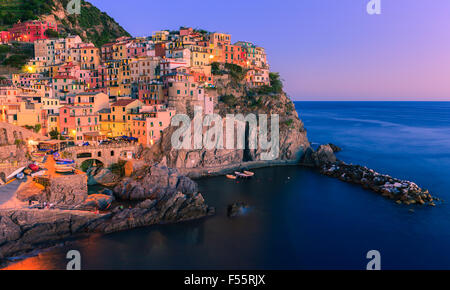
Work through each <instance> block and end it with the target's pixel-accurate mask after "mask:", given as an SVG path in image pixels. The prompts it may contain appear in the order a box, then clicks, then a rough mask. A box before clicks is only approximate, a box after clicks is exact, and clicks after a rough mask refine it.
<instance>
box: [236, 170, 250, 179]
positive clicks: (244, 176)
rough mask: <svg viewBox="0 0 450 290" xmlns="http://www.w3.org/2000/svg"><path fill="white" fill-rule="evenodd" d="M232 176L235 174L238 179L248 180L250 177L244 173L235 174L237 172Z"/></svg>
mask: <svg viewBox="0 0 450 290" xmlns="http://www.w3.org/2000/svg"><path fill="white" fill-rule="evenodd" d="M234 174H236V176H237V177H239V178H250V177H252V175H247V174H245V173H242V172H237V171H236V172H235V173H234Z"/></svg>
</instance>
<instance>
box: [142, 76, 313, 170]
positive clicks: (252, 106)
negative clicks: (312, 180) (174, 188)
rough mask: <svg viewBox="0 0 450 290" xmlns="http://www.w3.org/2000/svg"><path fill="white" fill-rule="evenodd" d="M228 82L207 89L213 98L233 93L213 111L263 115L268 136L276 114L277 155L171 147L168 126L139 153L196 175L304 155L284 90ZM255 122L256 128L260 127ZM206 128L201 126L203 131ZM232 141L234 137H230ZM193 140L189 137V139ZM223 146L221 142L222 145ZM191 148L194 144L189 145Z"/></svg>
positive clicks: (304, 142) (301, 132) (303, 137)
mask: <svg viewBox="0 0 450 290" xmlns="http://www.w3.org/2000/svg"><path fill="white" fill-rule="evenodd" d="M231 86H232V84H231V83H230V82H229V83H224V84H220V83H219V84H218V86H217V90H216V91H215V92H208V93H210V94H211V95H212V96H214V95H216V96H214V97H215V98H217V99H220V98H221V97H220V95H222V94H226V93H233V95H232V96H231V97H230V98H232V99H233V103H232V104H230V101H228V100H227V101H219V102H218V104H217V106H216V110H215V113H217V114H219V115H220V116H222V117H223V118H224V117H225V116H226V115H227V114H232V115H237V114H242V115H243V116H247V115H248V114H250V113H252V114H255V115H259V114H265V115H267V116H268V136H271V128H270V124H271V116H273V115H275V114H277V115H278V116H279V120H280V122H279V144H277V145H279V154H278V155H277V156H276V158H274V160H270V161H266V160H263V158H261V156H262V153H265V152H267V151H268V150H262V149H261V148H260V146H257V147H258V149H248V146H246V149H211V150H208V149H206V148H204V147H203V149H182V150H177V149H174V148H173V147H172V140H171V139H172V135H173V134H174V132H175V131H176V130H177V129H178V128H177V127H169V128H167V129H166V130H165V131H164V132H163V136H162V138H161V140H160V141H159V142H157V143H156V144H155V145H154V146H153V147H152V148H151V149H150V150H148V151H147V152H145V153H143V154H142V156H143V158H144V159H145V160H147V161H149V162H155V161H157V162H163V163H165V164H166V165H167V166H168V167H172V168H177V169H179V170H180V172H182V173H183V174H185V175H188V176H194V177H200V176H203V175H210V174H212V173H217V172H222V173H223V172H226V171H227V170H228V171H232V170H233V169H235V168H236V166H244V167H248V168H252V167H259V166H264V165H277V164H278V165H280V164H286V163H298V162H299V161H300V160H301V158H302V156H303V155H304V154H305V152H306V151H307V149H308V148H310V144H309V141H308V138H307V134H306V130H305V129H304V126H303V123H302V121H301V120H300V119H299V116H298V114H297V111H296V110H295V106H294V104H293V103H292V101H291V100H290V99H289V98H288V96H287V95H286V94H285V93H283V92H282V93H277V94H273V93H272V94H266V95H261V94H255V93H254V92H253V91H251V90H250V89H248V88H247V87H246V86H245V85H243V84H242V83H240V84H239V85H237V86H236V84H235V86H234V87H231ZM223 123H224V124H223V132H224V134H223V137H224V140H223V144H226V134H225V132H226V122H223ZM193 124H194V123H192V126H191V127H194V126H193ZM260 125H261V124H258V128H257V130H259V129H260ZM246 128H247V129H246V130H247V133H246V136H245V144H248V143H249V134H248V124H247V125H246ZM208 129H209V128H207V127H203V131H202V132H203V134H204V135H205V133H206V131H207V130H208ZM234 138H235V139H234V142H236V136H234ZM192 142H193V138H192ZM224 146H225V145H224ZM192 148H194V146H192Z"/></svg>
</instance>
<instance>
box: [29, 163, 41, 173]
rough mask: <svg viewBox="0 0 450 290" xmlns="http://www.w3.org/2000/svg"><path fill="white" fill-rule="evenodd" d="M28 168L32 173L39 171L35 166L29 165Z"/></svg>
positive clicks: (37, 166)
mask: <svg viewBox="0 0 450 290" xmlns="http://www.w3.org/2000/svg"><path fill="white" fill-rule="evenodd" d="M28 168H30V169H31V170H32V171H33V172H36V171H39V165H36V164H30V165H28Z"/></svg>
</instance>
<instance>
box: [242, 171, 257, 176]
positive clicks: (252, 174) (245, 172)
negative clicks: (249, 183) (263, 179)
mask: <svg viewBox="0 0 450 290" xmlns="http://www.w3.org/2000/svg"><path fill="white" fill-rule="evenodd" d="M244 174H246V175H248V176H255V173H254V172H251V171H244Z"/></svg>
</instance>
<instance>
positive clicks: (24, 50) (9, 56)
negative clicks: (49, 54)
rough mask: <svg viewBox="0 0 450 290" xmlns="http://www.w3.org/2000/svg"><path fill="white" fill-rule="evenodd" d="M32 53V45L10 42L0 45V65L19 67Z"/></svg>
mask: <svg viewBox="0 0 450 290" xmlns="http://www.w3.org/2000/svg"><path fill="white" fill-rule="evenodd" d="M33 55H34V49H33V45H32V44H29V43H12V44H10V45H7V44H2V45H0V65H3V66H9V67H13V68H21V67H22V66H23V65H24V64H25V63H26V62H27V60H28V59H30V58H32V57H33Z"/></svg>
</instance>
